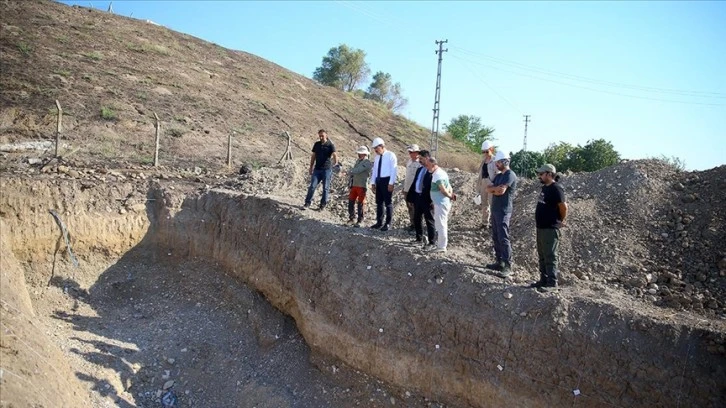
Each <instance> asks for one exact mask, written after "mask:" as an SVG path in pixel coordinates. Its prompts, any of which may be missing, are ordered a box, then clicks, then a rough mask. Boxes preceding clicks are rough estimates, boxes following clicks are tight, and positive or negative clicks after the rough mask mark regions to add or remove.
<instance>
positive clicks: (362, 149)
mask: <svg viewBox="0 0 726 408" xmlns="http://www.w3.org/2000/svg"><path fill="white" fill-rule="evenodd" d="M355 152H356V153H358V154H365V155H366V156H368V155H369V154H370V152H369V151H368V147H367V146H360V147H359V148H358V150H356V151H355Z"/></svg>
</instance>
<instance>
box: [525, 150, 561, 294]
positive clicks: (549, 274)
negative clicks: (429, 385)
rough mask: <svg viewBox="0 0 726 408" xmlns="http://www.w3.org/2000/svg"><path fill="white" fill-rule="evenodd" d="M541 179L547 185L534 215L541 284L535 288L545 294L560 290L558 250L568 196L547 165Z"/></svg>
mask: <svg viewBox="0 0 726 408" xmlns="http://www.w3.org/2000/svg"><path fill="white" fill-rule="evenodd" d="M537 176H538V177H539V181H540V183H542V184H543V186H542V191H541V192H540V193H539V199H538V200H537V209H536V210H535V213H534V218H535V221H536V222H537V255H538V256H539V281H538V282H536V283H533V284H532V287H535V288H537V290H539V291H541V292H550V291H555V290H557V277H558V275H559V270H558V268H557V266H558V262H559V259H558V255H557V250H558V249H559V246H560V228H561V227H563V226H564V225H565V219H566V218H567V203H566V202H565V192H564V191H563V190H562V187H560V185H559V184H557V180H559V178H560V177H559V176H558V175H557V172H556V170H555V166H553V165H551V164H545V165H544V166H542V167H540V168H538V169H537Z"/></svg>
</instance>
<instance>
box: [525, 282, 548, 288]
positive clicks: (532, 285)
mask: <svg viewBox="0 0 726 408" xmlns="http://www.w3.org/2000/svg"><path fill="white" fill-rule="evenodd" d="M545 284H546V282H545V281H537V282H533V283H530V284H529V287H530V288H535V289H538V288H541V287H542V286H544V285H545Z"/></svg>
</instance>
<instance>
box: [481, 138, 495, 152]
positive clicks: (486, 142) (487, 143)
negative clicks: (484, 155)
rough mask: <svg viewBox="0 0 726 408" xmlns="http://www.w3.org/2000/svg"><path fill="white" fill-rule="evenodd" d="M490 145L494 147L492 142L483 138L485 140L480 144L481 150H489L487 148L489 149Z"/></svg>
mask: <svg viewBox="0 0 726 408" xmlns="http://www.w3.org/2000/svg"><path fill="white" fill-rule="evenodd" d="M492 147H494V144H493V143H492V142H490V141H488V140H485V141H484V142H483V143H482V144H481V151H482V152H483V151H485V150H489V149H491V148H492Z"/></svg>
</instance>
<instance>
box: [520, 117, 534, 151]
mask: <svg viewBox="0 0 726 408" xmlns="http://www.w3.org/2000/svg"><path fill="white" fill-rule="evenodd" d="M522 116H524V146H522V150H524V151H525V152H526V151H527V124H528V123H529V122H530V120H529V118H530V117H531V116H532V115H522Z"/></svg>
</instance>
